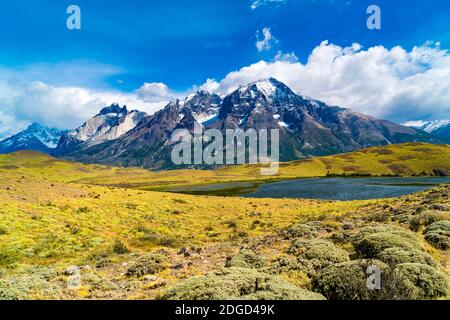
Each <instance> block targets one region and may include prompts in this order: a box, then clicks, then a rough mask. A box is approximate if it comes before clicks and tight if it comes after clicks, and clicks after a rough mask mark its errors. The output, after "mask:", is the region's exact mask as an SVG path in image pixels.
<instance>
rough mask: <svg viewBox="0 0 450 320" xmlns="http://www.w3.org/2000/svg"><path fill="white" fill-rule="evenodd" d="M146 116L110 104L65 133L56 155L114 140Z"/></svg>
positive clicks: (78, 150)
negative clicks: (79, 125)
mask: <svg viewBox="0 0 450 320" xmlns="http://www.w3.org/2000/svg"><path fill="white" fill-rule="evenodd" d="M146 116H147V114H146V113H145V112H140V111H136V110H133V111H128V109H127V107H126V106H124V107H122V108H121V107H120V106H119V105H118V104H112V105H111V106H109V107H106V108H103V109H102V110H101V111H100V113H99V114H97V115H96V116H95V117H93V118H91V119H89V120H88V121H86V122H85V123H84V124H83V125H82V126H81V127H78V128H76V129H75V130H71V131H69V132H67V133H65V134H64V135H63V136H62V137H61V140H60V141H59V144H58V147H57V149H56V154H57V155H64V154H67V153H73V152H80V153H81V152H82V150H84V149H87V148H89V147H92V146H95V145H98V144H101V143H104V142H106V141H110V140H115V139H117V138H119V137H121V136H122V135H124V134H126V133H127V132H128V131H130V130H131V129H133V128H134V127H135V126H136V125H137V124H138V123H139V122H141V121H142V119H144V118H145V117H146Z"/></svg>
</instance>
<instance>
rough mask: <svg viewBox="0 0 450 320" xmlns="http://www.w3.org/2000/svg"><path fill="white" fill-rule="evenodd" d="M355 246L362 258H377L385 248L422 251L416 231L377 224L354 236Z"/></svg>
mask: <svg viewBox="0 0 450 320" xmlns="http://www.w3.org/2000/svg"><path fill="white" fill-rule="evenodd" d="M353 246H354V247H355V250H356V252H357V254H358V255H359V256H360V257H361V258H365V259H373V258H377V257H378V256H379V255H380V254H381V253H382V252H383V251H384V250H386V249H389V248H401V249H404V250H407V251H422V250H423V249H422V247H421V245H420V242H419V240H418V238H417V236H416V234H415V233H413V232H411V231H409V230H406V229H403V228H401V227H394V226H385V225H382V226H375V227H366V228H363V229H362V230H361V231H360V232H359V234H358V235H356V236H355V237H354V240H353Z"/></svg>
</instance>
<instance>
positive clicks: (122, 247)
mask: <svg viewBox="0 0 450 320" xmlns="http://www.w3.org/2000/svg"><path fill="white" fill-rule="evenodd" d="M111 249H112V252H114V253H115V254H127V253H129V252H130V249H128V247H127V246H126V244H125V243H123V242H122V241H121V240H116V241H115V242H114V244H113V246H112V248H111Z"/></svg>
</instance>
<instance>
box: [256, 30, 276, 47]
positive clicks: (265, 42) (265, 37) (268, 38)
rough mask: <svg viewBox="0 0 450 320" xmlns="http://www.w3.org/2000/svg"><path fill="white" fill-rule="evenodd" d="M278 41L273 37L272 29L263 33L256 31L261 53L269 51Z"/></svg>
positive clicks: (257, 44) (257, 45)
mask: <svg viewBox="0 0 450 320" xmlns="http://www.w3.org/2000/svg"><path fill="white" fill-rule="evenodd" d="M276 42H277V39H276V38H275V37H274V36H273V35H272V32H271V31H270V28H267V27H266V28H264V29H262V31H259V30H258V31H256V48H257V49H258V51H259V52H261V51H269V50H270V49H271V48H272V43H276Z"/></svg>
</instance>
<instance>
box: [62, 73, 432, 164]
mask: <svg viewBox="0 0 450 320" xmlns="http://www.w3.org/2000/svg"><path fill="white" fill-rule="evenodd" d="M88 122H89V121H88ZM195 125H202V126H203V127H204V128H205V129H210V128H215V129H218V130H221V131H222V132H224V131H225V130H226V129H236V128H242V129H245V130H247V129H250V128H254V129H279V130H280V141H281V143H280V160H281V161H289V160H294V159H299V158H305V157H310V156H322V155H331V154H336V153H342V152H350V151H354V150H358V149H361V148H365V147H369V146H378V145H387V144H395V143H402V142H418V141H421V142H431V143H438V142H440V140H439V139H438V138H436V137H433V136H431V135H430V134H428V133H426V132H424V131H421V130H417V129H415V128H410V127H405V126H401V125H398V124H396V123H393V122H390V121H385V120H378V119H375V118H373V117H370V116H367V115H364V114H361V113H357V112H353V111H351V110H349V109H345V108H340V107H337V106H328V105H326V104H325V103H323V102H320V101H317V100H314V99H310V98H307V97H303V96H301V95H298V94H296V93H294V92H293V91H292V90H291V89H290V88H289V87H287V86H286V85H285V84H283V83H281V82H279V81H277V80H276V79H273V78H271V79H267V80H262V81H258V82H253V83H249V84H247V85H244V86H242V87H240V88H239V89H237V90H236V91H234V92H232V93H231V94H229V95H227V96H225V97H223V98H222V97H220V96H218V95H216V94H211V93H208V92H206V91H199V92H197V93H196V94H193V95H191V96H189V97H187V98H186V99H184V100H175V101H172V102H171V103H169V104H168V105H167V106H166V107H165V108H164V109H162V110H160V111H158V112H156V113H155V114H154V115H151V116H147V117H145V118H143V119H142V121H140V122H139V123H138V124H137V125H136V126H135V127H134V128H132V129H130V130H129V131H128V132H126V133H124V134H123V135H121V136H120V137H118V138H117V139H108V141H105V142H102V143H95V144H90V143H88V142H89V140H90V139H87V140H85V141H84V143H82V144H79V145H78V146H79V147H78V148H75V149H72V148H66V147H65V140H64V137H63V139H61V143H60V144H59V146H58V152H59V154H60V155H61V156H62V157H64V158H66V159H71V160H77V161H83V162H87V163H103V164H112V165H120V166H138V167H145V168H150V169H168V168H173V164H172V162H171V159H170V154H171V150H172V147H173V143H172V142H171V141H170V137H171V134H172V133H173V131H174V130H176V129H187V130H190V131H192V130H193V128H194V126H195ZM79 130H80V128H79V129H77V130H75V132H78V131H79ZM67 136H68V135H66V137H67ZM69 136H70V134H69Z"/></svg>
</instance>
